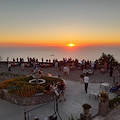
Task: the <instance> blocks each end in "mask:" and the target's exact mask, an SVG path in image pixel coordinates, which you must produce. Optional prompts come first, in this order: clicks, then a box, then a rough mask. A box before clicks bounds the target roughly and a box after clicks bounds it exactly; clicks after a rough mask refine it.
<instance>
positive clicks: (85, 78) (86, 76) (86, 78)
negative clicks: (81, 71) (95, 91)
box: [84, 74, 89, 93]
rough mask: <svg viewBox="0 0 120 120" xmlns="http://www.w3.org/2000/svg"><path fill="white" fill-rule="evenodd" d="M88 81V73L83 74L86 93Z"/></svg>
mask: <svg viewBox="0 0 120 120" xmlns="http://www.w3.org/2000/svg"><path fill="white" fill-rule="evenodd" d="M88 83H89V77H88V74H86V75H85V76H84V84H85V92H86V93H87V89H88Z"/></svg>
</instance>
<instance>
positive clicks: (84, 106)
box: [82, 103, 91, 115]
mask: <svg viewBox="0 0 120 120" xmlns="http://www.w3.org/2000/svg"><path fill="white" fill-rule="evenodd" d="M82 107H83V111H84V114H85V115H87V114H88V113H89V109H90V108H91V105H90V104H88V103H85V104H83V105H82Z"/></svg>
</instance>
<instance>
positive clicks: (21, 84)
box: [0, 76, 63, 105]
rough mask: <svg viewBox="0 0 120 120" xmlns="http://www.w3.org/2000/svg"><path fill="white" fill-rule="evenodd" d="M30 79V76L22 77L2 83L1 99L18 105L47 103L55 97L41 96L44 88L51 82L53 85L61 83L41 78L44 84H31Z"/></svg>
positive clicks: (52, 78)
mask: <svg viewBox="0 0 120 120" xmlns="http://www.w3.org/2000/svg"><path fill="white" fill-rule="evenodd" d="M31 79H33V77H32V76H30V77H26V76H23V77H17V78H12V79H9V80H6V81H3V82H2V83H0V89H1V90H2V91H3V93H2V94H3V96H2V98H3V99H6V100H8V101H10V102H12V103H15V104H18V105H31V104H40V103H44V102H48V101H49V100H53V99H55V96H54V94H51V95H46V94H43V91H44V89H45V86H46V85H48V84H51V83H52V81H54V82H55V83H57V82H63V80H62V79H60V78H54V77H47V76H41V79H45V80H46V82H45V83H43V84H37V83H32V84H31V83H29V80H31Z"/></svg>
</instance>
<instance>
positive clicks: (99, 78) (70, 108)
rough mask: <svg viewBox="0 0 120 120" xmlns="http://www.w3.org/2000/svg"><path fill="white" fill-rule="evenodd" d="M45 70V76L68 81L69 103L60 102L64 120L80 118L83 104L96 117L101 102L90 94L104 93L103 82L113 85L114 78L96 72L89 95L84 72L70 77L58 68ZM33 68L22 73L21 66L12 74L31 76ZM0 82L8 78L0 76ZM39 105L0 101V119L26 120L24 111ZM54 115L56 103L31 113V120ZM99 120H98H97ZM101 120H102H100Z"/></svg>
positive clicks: (67, 93) (74, 71)
mask: <svg viewBox="0 0 120 120" xmlns="http://www.w3.org/2000/svg"><path fill="white" fill-rule="evenodd" d="M41 69H42V70H43V74H46V75H47V73H51V74H52V75H54V76H57V75H61V77H62V78H63V79H65V80H66V86H67V88H66V93H65V96H66V99H67V101H62V102H58V109H59V114H60V116H61V119H62V120H67V119H68V117H70V115H71V114H72V115H73V116H75V117H78V118H79V117H80V113H82V111H83V108H82V104H84V103H89V104H90V105H91V106H92V108H91V109H90V113H91V114H92V116H94V115H96V114H97V112H98V102H99V100H95V97H94V96H91V97H90V98H89V93H91V92H93V91H97V92H99V91H102V90H105V88H104V87H101V88H100V84H101V83H102V82H108V83H110V85H111V84H112V83H113V78H111V77H109V73H108V72H107V73H105V74H101V73H100V70H95V72H94V74H93V75H91V76H90V83H89V87H88V93H85V90H84V84H83V83H82V82H81V79H80V74H82V71H80V70H73V71H70V75H69V76H65V75H63V71H59V69H58V68H54V67H50V68H41ZM7 70H8V68H7V65H1V68H0V73H1V72H8V71H7ZM31 70H32V68H29V67H28V68H25V71H21V69H20V66H15V67H12V71H11V73H15V74H21V75H28V74H31ZM0 78H1V79H0V81H4V80H5V79H7V77H3V76H0ZM109 96H110V98H113V97H114V94H112V93H110V94H109ZM39 106H41V105H40V104H39V105H33V106H26V108H25V107H24V106H17V105H15V104H11V103H9V102H7V101H5V100H1V99H0V119H1V120H3V119H4V120H24V110H25V109H26V111H27V110H31V109H33V108H36V107H39ZM53 113H54V103H50V104H48V105H46V106H43V107H39V108H38V109H35V110H33V111H31V112H29V120H34V117H35V116H37V117H39V119H40V120H43V119H44V118H45V117H47V116H49V115H52V114H53ZM96 120H97V119H96ZM99 120H100V119H99Z"/></svg>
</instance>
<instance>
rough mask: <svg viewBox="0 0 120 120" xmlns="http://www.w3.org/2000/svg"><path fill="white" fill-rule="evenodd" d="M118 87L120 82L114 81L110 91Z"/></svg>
mask: <svg viewBox="0 0 120 120" xmlns="http://www.w3.org/2000/svg"><path fill="white" fill-rule="evenodd" d="M119 88H120V84H119V83H118V82H116V83H115V84H114V85H113V86H112V87H111V88H110V91H116V90H118V89H119Z"/></svg>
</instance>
